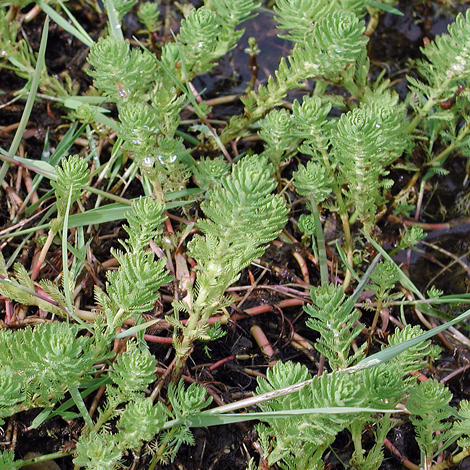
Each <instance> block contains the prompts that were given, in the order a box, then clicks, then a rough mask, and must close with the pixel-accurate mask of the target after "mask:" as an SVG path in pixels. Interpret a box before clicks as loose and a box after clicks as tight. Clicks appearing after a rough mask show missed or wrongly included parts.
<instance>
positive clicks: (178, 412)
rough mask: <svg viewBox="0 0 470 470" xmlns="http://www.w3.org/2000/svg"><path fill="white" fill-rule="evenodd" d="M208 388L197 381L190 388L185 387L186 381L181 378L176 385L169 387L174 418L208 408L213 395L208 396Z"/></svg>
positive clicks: (169, 397) (183, 416)
mask: <svg viewBox="0 0 470 470" xmlns="http://www.w3.org/2000/svg"><path fill="white" fill-rule="evenodd" d="M206 396H207V390H206V389H205V388H204V387H202V386H201V385H198V384H196V383H192V384H191V385H190V386H189V387H188V388H185V387H184V382H183V381H182V380H180V381H179V382H178V385H177V386H176V387H175V386H174V385H173V384H170V385H169V388H168V399H169V400H170V403H171V406H172V415H173V417H174V418H185V417H189V416H191V415H193V414H195V413H197V412H198V411H201V410H203V409H204V408H207V407H208V406H209V405H210V404H211V402H212V397H210V396H209V397H207V398H206Z"/></svg>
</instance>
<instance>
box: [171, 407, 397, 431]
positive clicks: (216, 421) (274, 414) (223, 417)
mask: <svg viewBox="0 0 470 470" xmlns="http://www.w3.org/2000/svg"><path fill="white" fill-rule="evenodd" d="M214 410H217V408H214ZM399 412H404V411H403V410H395V409H393V410H390V409H388V410H381V409H375V408H359V407H358V408H354V407H349V406H345V407H336V408H334V407H331V408H305V409H300V410H282V411H269V412H268V411H266V412H260V413H237V414H215V415H214V414H211V415H206V414H205V413H206V412H205V411H203V412H201V413H198V414H197V415H196V416H194V417H191V418H189V419H188V420H187V421H186V422H187V423H188V424H189V426H191V427H195V428H198V427H206V426H218V425H220V424H232V423H242V422H245V421H253V420H255V419H262V420H265V419H273V418H274V419H275V418H294V417H296V416H304V415H308V414H323V415H324V414H335V415H336V414H351V413H399ZM170 423H171V421H169V422H168V423H167V424H170ZM164 427H165V428H166V426H164Z"/></svg>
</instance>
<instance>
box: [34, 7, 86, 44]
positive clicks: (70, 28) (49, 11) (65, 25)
mask: <svg viewBox="0 0 470 470" xmlns="http://www.w3.org/2000/svg"><path fill="white" fill-rule="evenodd" d="M36 3H37V5H38V6H39V8H41V10H42V11H43V12H44V13H45V14H46V15H48V16H50V17H51V18H52V20H53V21H54V22H55V23H57V24H58V25H59V26H60V27H61V28H62V29H64V30H65V31H67V32H68V33H70V34H71V35H72V36H74V37H76V38H77V39H78V40H79V41H81V42H83V44H86V45H87V46H88V47H91V46H92V45H93V39H91V37H90V36H89V35H88V33H87V32H86V31H85V30H84V29H83V28H80V29H81V30H82V31H80V30H79V29H78V28H77V27H76V26H74V25H73V24H70V23H69V22H68V21H67V20H66V19H65V18H63V17H62V16H60V15H59V13H57V12H56V11H55V10H54V9H53V8H52V7H50V6H49V5H48V4H47V3H44V2H43V1H42V0H37V1H36ZM66 13H67V11H66ZM69 13H70V12H69ZM70 14H71V13H70ZM75 21H76V20H75ZM77 23H78V22H77Z"/></svg>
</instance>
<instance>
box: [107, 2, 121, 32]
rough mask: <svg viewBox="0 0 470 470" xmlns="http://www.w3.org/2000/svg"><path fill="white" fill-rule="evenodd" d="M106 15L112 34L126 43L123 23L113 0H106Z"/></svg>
mask: <svg viewBox="0 0 470 470" xmlns="http://www.w3.org/2000/svg"><path fill="white" fill-rule="evenodd" d="M105 4H106V13H107V15H108V20H109V29H110V30H111V34H112V35H113V36H114V37H115V38H116V39H120V40H121V41H124V35H123V34H122V26H121V22H120V21H119V19H118V12H117V10H116V7H115V6H114V2H113V0H106V1H105Z"/></svg>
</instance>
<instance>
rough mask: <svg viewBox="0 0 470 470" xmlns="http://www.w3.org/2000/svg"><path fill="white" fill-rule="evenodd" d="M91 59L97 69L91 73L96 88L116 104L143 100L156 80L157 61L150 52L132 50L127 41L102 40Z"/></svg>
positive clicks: (91, 54) (93, 51)
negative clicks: (144, 93) (143, 96)
mask: <svg viewBox="0 0 470 470" xmlns="http://www.w3.org/2000/svg"><path fill="white" fill-rule="evenodd" d="M87 60H88V62H89V63H90V65H92V66H93V67H94V70H89V71H88V74H89V75H91V76H92V77H93V78H94V82H93V83H94V85H95V87H96V88H98V89H100V90H103V91H104V93H105V94H106V96H107V97H108V99H109V100H110V101H113V102H116V103H117V102H121V103H122V102H125V101H128V100H138V99H139V98H142V93H143V92H144V91H145V90H147V89H148V88H149V87H150V85H151V83H152V82H153V81H154V79H155V77H154V76H155V73H156V62H155V60H154V58H153V57H152V56H151V55H150V54H149V53H148V52H145V51H140V50H138V49H132V50H131V49H130V44H129V41H127V40H124V41H121V40H119V39H116V38H115V37H112V36H108V37H106V38H100V39H99V40H98V42H96V43H95V44H94V45H93V47H92V48H91V50H90V53H89V55H88V58H87Z"/></svg>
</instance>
